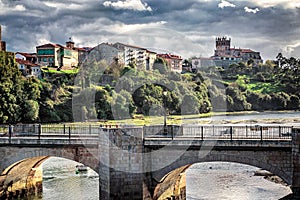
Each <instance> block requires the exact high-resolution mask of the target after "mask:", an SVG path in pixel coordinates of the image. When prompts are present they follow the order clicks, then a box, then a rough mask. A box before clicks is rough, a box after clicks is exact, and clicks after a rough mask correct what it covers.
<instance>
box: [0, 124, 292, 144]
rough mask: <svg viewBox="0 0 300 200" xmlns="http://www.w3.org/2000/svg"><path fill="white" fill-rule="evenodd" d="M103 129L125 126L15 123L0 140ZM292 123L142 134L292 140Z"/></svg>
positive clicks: (1, 129) (91, 135)
mask: <svg viewBox="0 0 300 200" xmlns="http://www.w3.org/2000/svg"><path fill="white" fill-rule="evenodd" d="M101 128H108V129H110V128H113V129H115V128H117V129H118V128H122V127H120V126H111V125H108V126H106V127H103V126H101V125H95V124H93V125H80V124H70V125H67V124H50V125H41V124H16V125H0V142H1V141H3V140H5V139H6V140H9V142H11V140H12V139H24V140H26V139H38V140H40V139H67V140H71V139H91V140H95V139H98V136H99V133H100V130H101ZM292 129H293V127H292V126H282V125H181V126H179V125H168V126H167V127H164V126H163V125H158V126H144V127H143V133H141V137H143V138H144V139H151V138H156V139H159V138H169V139H170V138H171V139H177V138H178V139H180V138H190V139H200V140H205V139H210V140H219V139H224V140H261V141H262V140H291V139H292Z"/></svg>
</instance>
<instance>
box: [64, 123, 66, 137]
mask: <svg viewBox="0 0 300 200" xmlns="http://www.w3.org/2000/svg"><path fill="white" fill-rule="evenodd" d="M65 134H66V125H65V124H64V135H65Z"/></svg>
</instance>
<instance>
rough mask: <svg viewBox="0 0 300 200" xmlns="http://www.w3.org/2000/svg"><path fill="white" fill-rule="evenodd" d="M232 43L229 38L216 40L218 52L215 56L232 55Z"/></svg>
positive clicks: (216, 51)
mask: <svg viewBox="0 0 300 200" xmlns="http://www.w3.org/2000/svg"><path fill="white" fill-rule="evenodd" d="M230 42H231V39H230V38H228V39H227V37H218V38H216V50H215V56H226V55H230Z"/></svg>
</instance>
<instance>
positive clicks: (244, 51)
mask: <svg viewBox="0 0 300 200" xmlns="http://www.w3.org/2000/svg"><path fill="white" fill-rule="evenodd" d="M242 52H243V53H254V51H252V50H251V49H242Z"/></svg>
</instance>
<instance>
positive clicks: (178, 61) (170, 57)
mask: <svg viewBox="0 0 300 200" xmlns="http://www.w3.org/2000/svg"><path fill="white" fill-rule="evenodd" d="M157 57H159V58H163V59H165V61H166V62H167V65H168V67H169V68H170V69H171V71H175V72H178V73H181V72H182V58H181V57H180V56H177V55H174V54H170V53H166V54H157Z"/></svg>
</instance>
